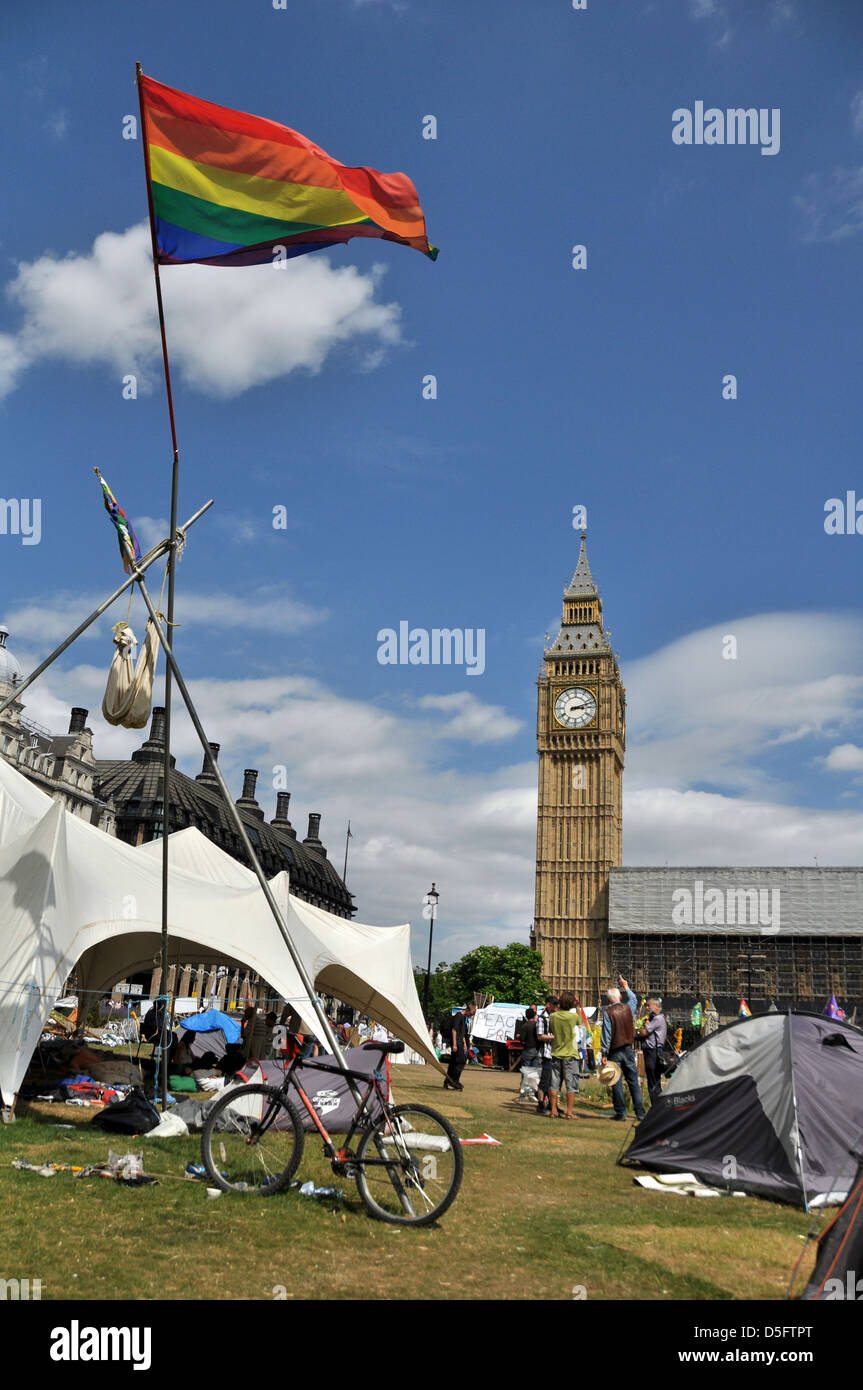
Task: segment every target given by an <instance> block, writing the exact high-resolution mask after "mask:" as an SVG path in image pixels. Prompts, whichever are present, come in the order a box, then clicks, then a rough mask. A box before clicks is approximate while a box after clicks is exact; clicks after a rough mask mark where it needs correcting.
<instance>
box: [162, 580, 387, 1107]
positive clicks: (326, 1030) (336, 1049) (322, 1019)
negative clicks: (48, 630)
mask: <svg viewBox="0 0 863 1390" xmlns="http://www.w3.org/2000/svg"><path fill="white" fill-rule="evenodd" d="M135 578H136V579H137V582H138V588H139V589H140V591H141V596H142V597H143V600H144V602H145V604H146V605H147V609H148V612H149V614H150V617H151V618H152V619H153V621H154V622H155V624H156V629H157V631H158V634H159V641H160V642H161V644H162V648H163V650H164V653H165V659H166V660H167V662H168V664H169V665H170V667H171V670H172V671H173V674H174V680H175V681H176V683H177V689H178V690H179V692H180V694H181V695H182V697H183V702H184V704H185V706H186V709H187V710H188V711H189V718H190V719H191V721H192V724H193V725H194V728H195V732H196V734H197V735H198V738H199V740H200V743H201V747H202V749H203V750H204V757H205V759H206V760H207V763H208V764H209V768H210V771H211V772H212V773H213V775H214V777H215V778H216V781H217V783H218V785H219V790H220V791H221V793H222V796H223V798H224V802H225V810H226V811H227V813H228V817H229V819H230V820H231V822H232V824H233V827H234V829H235V830H236V832H237V834H238V836H239V838H240V843H241V844H242V846H243V849H244V850H245V851H246V854H247V855H248V858H249V863H250V865H251V868H252V872H253V873H254V875H255V877H256V879H257V880H258V883H259V884H260V886H261V891H262V893H263V895H264V897H265V898H266V900H267V906H268V907H269V909H270V911H271V913H272V914H273V917H274V919H275V922H276V926H277V927H278V929H279V931H280V933H281V936H282V939H283V940H284V943H285V945H286V946H287V948H288V951H289V953H290V957H291V960H292V961H293V963H294V965H295V966H296V969H297V974H298V975H299V977H300V979H301V981H302V983H303V987H304V989H305V991H306V993H307V994H308V996H309V1002H310V1003H311V1005H312V1008H313V1009H314V1011H315V1015H316V1017H317V1020H318V1022H319V1024H320V1026H321V1031H322V1033H323V1035H324V1037H325V1038H326V1041H327V1044H328V1046H329V1047H330V1048H331V1049H332V1052H333V1056H334V1057H335V1058H336V1061H337V1062H338V1064H339V1066H340V1068H341V1069H342V1071H346V1070H347V1069H348V1068H347V1064H346V1062H345V1059H344V1057H343V1055H342V1050H341V1048H340V1046H339V1044H338V1041H337V1039H336V1036H335V1034H334V1032H333V1030H332V1028H331V1027H330V1021H329V1019H328V1018H327V1016H326V1014H325V1012H324V1010H323V1008H322V1006H321V1004H320V1002H319V1000H318V998H317V995H316V994H315V987H314V984H313V982H312V980H311V978H310V976H309V973H308V971H307V970H306V967H305V965H304V964H303V961H302V958H301V957H300V955H299V954H298V952H297V949H296V947H295V945H294V943H293V941H292V940H291V935H290V933H289V931H288V928H287V926H286V924H285V921H284V918H283V917H282V914H281V911H280V909H279V905H278V903H277V902H276V900H275V898H274V897H273V893H272V889H271V888H270V885H269V883H268V882H267V879H266V877H265V875H264V872H263V869H262V868H261V866H260V864H259V862H258V857H257V855H256V854H255V851H254V849H253V848H252V843H251V841H250V839H249V837H248V835H247V833H246V827H245V826H244V825H243V822H242V820H241V819H240V815H239V812H238V811H237V808H236V806H235V805H234V802H233V801H232V799H231V793H230V792H229V790H228V786H227V783H226V782H225V779H224V777H223V776H222V773H221V770H220V768H219V765H218V763H217V762H216V760H215V759H214V757H213V754H212V751H211V749H210V744H209V741H208V739H207V735H206V733H205V732H204V727H203V725H202V724H201V721H200V719H199V718H198V712H197V710H196V709H195V706H194V704H193V702H192V697H191V695H190V694H189V691H188V689H187V687H186V682H185V681H184V680H183V677H182V674H181V672H180V668H179V666H178V665H177V662H176V660H175V658H174V653H173V651H172V650H171V645H170V643H169V641H168V639H167V638H166V637H165V635H164V633H163V632H162V628H161V624H160V623H159V621H158V619H157V617H156V610H155V608H154V607H153V601H152V599H151V598H150V594H149V592H148V590H147V586H146V584H145V583H144V579H143V576H141V577H139V576H138V575H136V576H135ZM166 838H167V837H166ZM349 1085H350V1089H351V1093H352V1094H353V1096H354V1099H355V1100H356V1101H357V1103H358V1104H359V1101H360V1099H361V1095H360V1092H359V1090H358V1088H357V1087H356V1085H355V1084H354V1082H353V1081H350V1082H349Z"/></svg>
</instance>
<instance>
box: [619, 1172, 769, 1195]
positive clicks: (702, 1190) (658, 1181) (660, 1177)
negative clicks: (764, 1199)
mask: <svg viewBox="0 0 863 1390" xmlns="http://www.w3.org/2000/svg"><path fill="white" fill-rule="evenodd" d="M632 1181H633V1182H634V1183H637V1185H638V1186H639V1187H646V1188H647V1189H648V1191H650V1192H673V1193H675V1194H676V1195H677V1196H678V1197H745V1196H746V1195H747V1194H746V1193H745V1192H729V1191H728V1189H727V1188H723V1187H708V1186H707V1184H706V1183H703V1182H701V1180H700V1179H699V1178H697V1177H696V1176H695V1174H694V1173H657V1174H656V1175H655V1176H653V1175H651V1174H650V1173H643V1174H640V1175H639V1176H638V1177H634V1178H633V1179H632Z"/></svg>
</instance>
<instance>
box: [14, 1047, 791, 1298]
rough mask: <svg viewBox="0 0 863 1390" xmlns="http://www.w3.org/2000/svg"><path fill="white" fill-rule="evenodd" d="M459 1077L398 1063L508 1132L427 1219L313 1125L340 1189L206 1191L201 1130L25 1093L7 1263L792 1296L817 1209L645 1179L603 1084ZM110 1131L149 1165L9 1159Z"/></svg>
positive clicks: (67, 1289) (148, 1286) (219, 1291)
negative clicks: (361, 1187)
mask: <svg viewBox="0 0 863 1390" xmlns="http://www.w3.org/2000/svg"><path fill="white" fill-rule="evenodd" d="M462 1079H463V1081H464V1083H465V1090H464V1093H463V1094H460V1095H453V1093H452V1092H449V1091H444V1090H442V1088H441V1077H440V1075H439V1074H438V1073H437V1072H435V1071H433V1070H432V1069H431V1068H429V1067H393V1068H392V1082H393V1091H394V1095H395V1099H396V1100H397V1101H411V1100H415V1101H422V1102H425V1103H426V1104H431V1105H433V1106H434V1107H435V1108H436V1109H439V1110H441V1111H442V1112H443V1113H444V1114H445V1115H447V1116H448V1117H449V1118H450V1119H451V1120H452V1122H453V1124H454V1125H455V1127H456V1129H457V1131H458V1132H459V1134H460V1135H462V1136H464V1137H468V1136H477V1135H480V1134H482V1133H483V1132H488V1133H490V1134H492V1135H493V1136H494V1137H495V1138H496V1139H499V1140H501V1144H502V1147H500V1148H496V1147H485V1146H479V1145H475V1146H474V1145H472V1146H468V1147H466V1148H465V1150H464V1156H465V1176H464V1182H463V1185H462V1189H461V1193H460V1195H459V1197H458V1199H457V1200H456V1202H455V1205H454V1206H453V1207H452V1208H451V1210H450V1211H449V1212H448V1213H447V1214H446V1215H445V1216H444V1217H443V1219H442V1221H441V1222H440V1223H439V1225H438V1226H437V1227H429V1228H424V1229H420V1230H416V1231H413V1230H409V1229H402V1228H399V1227H389V1226H386V1225H383V1224H382V1223H380V1222H376V1221H373V1220H371V1219H370V1218H369V1217H368V1216H367V1215H366V1212H365V1208H364V1207H363V1206H362V1203H361V1202H360V1200H359V1197H358V1196H357V1193H356V1189H355V1187H354V1185H353V1183H351V1182H347V1183H346V1182H344V1180H342V1179H337V1178H334V1177H333V1174H332V1172H331V1170H330V1168H329V1165H328V1164H327V1163H326V1161H325V1160H324V1158H323V1156H322V1154H321V1145H320V1141H319V1140H318V1139H317V1137H315V1138H312V1136H311V1135H307V1138H306V1151H305V1156H304V1158H303V1163H302V1166H301V1169H300V1174H299V1176H300V1177H301V1178H302V1179H303V1180H305V1179H307V1178H311V1179H313V1180H314V1181H315V1182H316V1183H318V1184H326V1185H330V1184H334V1185H336V1186H341V1187H343V1188H344V1191H345V1196H344V1200H343V1201H342V1202H341V1203H335V1202H333V1201H332V1200H330V1201H327V1200H324V1201H318V1200H310V1199H308V1198H302V1197H300V1196H298V1195H297V1194H296V1193H295V1192H289V1193H286V1194H284V1195H282V1196H278V1197H274V1198H271V1199H266V1198H257V1197H249V1198H242V1197H237V1196H232V1195H230V1194H227V1193H225V1194H223V1195H222V1196H221V1197H219V1198H217V1199H215V1200H212V1199H210V1198H208V1197H207V1194H206V1188H205V1184H204V1183H201V1182H191V1181H188V1180H187V1179H185V1178H184V1177H183V1171H184V1169H185V1166H186V1164H187V1163H188V1162H189V1161H190V1160H192V1161H194V1162H199V1161H200V1138H199V1137H196V1136H190V1137H189V1138H187V1139H170V1140H147V1139H146V1138H144V1139H132V1140H128V1139H126V1138H125V1137H121V1136H110V1135H107V1134H104V1133H103V1132H102V1131H99V1130H93V1129H92V1128H91V1127H90V1125H89V1120H90V1118H91V1117H92V1113H93V1112H92V1111H90V1110H81V1109H76V1108H74V1107H72V1106H64V1105H58V1104H54V1105H47V1104H43V1105H40V1104H33V1105H30V1106H27V1105H26V1104H24V1103H22V1104H21V1105H20V1107H19V1118H18V1120H17V1122H16V1123H15V1124H14V1125H9V1126H3V1127H0V1250H2V1268H0V1277H4V1278H31V1279H33V1278H40V1279H41V1280H42V1298H43V1299H66V1298H86V1299H109V1300H110V1299H154V1298H156V1299H159V1298H164V1299H197V1298H224V1299H272V1298H273V1297H274V1290H276V1289H278V1288H279V1286H283V1287H284V1288H285V1291H286V1296H287V1297H288V1298H297V1299H307V1298H319V1299H324V1298H326V1299H349V1298H358V1297H359V1298H363V1297H365V1298H376V1299H380V1298H402V1299H436V1300H441V1301H447V1300H449V1299H452V1298H456V1297H457V1298H460V1299H465V1298H468V1299H481V1298H488V1299H513V1298H527V1299H548V1298H552V1299H572V1297H573V1288H574V1286H576V1285H581V1286H583V1287H584V1289H585V1291H586V1296H587V1298H588V1299H760V1298H766V1299H779V1298H781V1297H782V1296H783V1294H784V1292H785V1289H786V1286H787V1283H788V1278H789V1275H790V1271H791V1269H792V1267H793V1265H794V1262H795V1260H796V1259H797V1257H798V1255H799V1253H800V1250H801V1249H802V1246H803V1241H802V1237H803V1236H804V1234H805V1233H806V1232H807V1230H808V1229H809V1225H810V1218H809V1217H807V1216H806V1215H805V1214H804V1213H803V1212H802V1211H799V1210H796V1209H795V1208H793V1207H787V1206H781V1205H779V1204H777V1203H772V1202H764V1201H761V1200H759V1199H757V1198H754V1197H749V1198H746V1199H745V1200H743V1199H703V1200H701V1199H697V1198H689V1197H678V1196H673V1195H670V1194H663V1193H653V1192H647V1191H644V1190H643V1189H641V1188H639V1187H636V1186H635V1185H634V1184H633V1172H634V1171H635V1170H632V1169H624V1168H619V1167H617V1166H616V1164H615V1160H616V1158H617V1155H618V1152H619V1151H620V1149H621V1147H622V1146H623V1141H624V1139H625V1138H626V1137H627V1136H628V1135H629V1134H630V1133H631V1128H630V1123H627V1124H626V1125H615V1124H611V1123H609V1122H608V1121H607V1120H605V1119H603V1118H602V1115H603V1113H607V1112H608V1109H609V1107H608V1103H607V1092H600V1091H599V1090H598V1088H596V1086H595V1083H590V1086H589V1088H588V1091H589V1094H588V1096H587V1097H586V1098H585V1099H584V1100H578V1101H577V1102H576V1115H577V1117H578V1118H577V1119H576V1120H575V1121H573V1122H572V1123H569V1124H567V1123H566V1122H565V1121H554V1120H550V1119H544V1118H540V1117H539V1116H537V1115H536V1114H535V1113H534V1108H533V1106H529V1105H527V1104H519V1103H518V1101H517V1100H516V1095H517V1090H518V1078H517V1076H505V1075H503V1074H502V1073H500V1072H489V1071H486V1070H484V1069H470V1070H468V1071H466V1072H465V1074H464V1076H463V1078H462ZM591 1093H592V1094H591ZM58 1122H59V1123H64V1124H72V1125H73V1126H74V1128H73V1129H57V1128H54V1125H56V1124H57V1123H58ZM109 1148H110V1149H113V1150H114V1151H115V1152H125V1151H126V1150H127V1149H131V1150H133V1151H135V1152H138V1151H140V1150H143V1152H144V1171H145V1172H146V1173H147V1174H150V1175H152V1176H155V1177H157V1178H158V1179H159V1182H158V1185H157V1186H153V1187H145V1188H138V1189H132V1188H125V1187H122V1186H120V1185H119V1184H115V1183H112V1182H109V1181H107V1180H105V1179H100V1178H86V1179H83V1180H82V1179H77V1178H73V1177H72V1176H71V1175H70V1174H64V1173H61V1174H58V1175H57V1176H55V1177H53V1178H41V1177H39V1176H38V1175H37V1174H35V1173H29V1172H18V1171H16V1170H14V1169H13V1168H12V1167H11V1163H12V1160H13V1159H14V1158H24V1159H26V1160H28V1161H29V1162H32V1163H36V1162H45V1161H46V1160H49V1159H50V1160H55V1161H58V1162H66V1163H82V1164H87V1163H93V1162H99V1161H102V1160H104V1159H105V1158H107V1154H108V1150H109ZM812 1253H814V1252H812ZM812 1253H810V1254H808V1255H807V1258H806V1264H805V1266H804V1268H805V1269H808V1268H809V1267H810V1266H811V1263H812ZM202 1267H205V1268H206V1271H207V1272H206V1276H199V1275H197V1274H196V1273H195V1271H196V1270H199V1269H201V1268H202Z"/></svg>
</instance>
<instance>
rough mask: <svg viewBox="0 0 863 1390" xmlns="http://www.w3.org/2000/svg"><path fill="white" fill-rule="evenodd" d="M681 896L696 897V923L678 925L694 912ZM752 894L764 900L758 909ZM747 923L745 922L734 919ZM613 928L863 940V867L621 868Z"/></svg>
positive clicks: (612, 887) (614, 879)
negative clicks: (848, 937)
mask: <svg viewBox="0 0 863 1390" xmlns="http://www.w3.org/2000/svg"><path fill="white" fill-rule="evenodd" d="M699 884H701V888H700V889H699V887H698V885H699ZM711 889H718V890H719V893H718V894H713V895H710V890H711ZM681 890H687V891H688V893H689V894H691V900H689V901H691V913H690V916H691V918H692V920H691V921H689V922H687V921H680V920H679V919H680V917H681V916H682V915H683V914H684V913H685V910H686V907H687V905H688V900H687V898H686V896H685V894H684V893H683V892H682V891H681ZM745 890H750V897H749V898H747V899H744V898H743V897H742V896H741V895H742V894H743V893H744V892H745ZM751 890H755V891H756V892H758V894H759V897H758V900H757V909H756V900H755V899H754V898H752V897H751ZM729 892H730V894H731V896H730V897H729ZM675 895H676V896H675ZM675 908H676V911H677V916H678V920H677V921H675V920H674V918H673V917H672V913H673V912H674V911H675ZM741 916H743V917H744V921H743V922H740V921H739V920H737V921H733V920H730V919H731V918H732V917H734V918H739V917H741ZM705 918H707V921H705V920H704V919H705ZM608 925H609V930H610V931H612V932H632V933H636V934H638V935H641V934H643V933H651V934H652V933H657V932H659V933H665V934H673V935H686V936H690V935H695V936H751V935H753V934H757V935H763V936H765V937H768V936H773V937H774V938H775V939H777V940H780V941H781V939H782V937H784V936H856V937H863V868H854V867H849V868H824V869H816V868H814V867H813V868H797V867H787V868H783V867H781V866H780V867H769V868H759V867H744V868H717V867H716V866H711V867H705V868H689V867H672V868H661V869H660V868H646V869H638V868H615V869H612V870H611V875H610V882H609V893H608ZM777 925H778V927H779V930H778V931H773V930H772V928H773V927H775V926H777ZM765 928H767V930H765Z"/></svg>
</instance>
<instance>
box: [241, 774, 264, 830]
mask: <svg viewBox="0 0 863 1390" xmlns="http://www.w3.org/2000/svg"><path fill="white" fill-rule="evenodd" d="M257 780H258V770H257V768H255V767H247V768H246V770H245V772H244V773H243V795H242V796H241V797H240V798H239V799H238V801H237V805H238V806H239V808H240V810H241V811H250V812H251V814H252V815H253V816H257V817H258V820H263V819H264V813H263V811H262V810H261V808H260V806H259V805H258V803H257V801H256V800H255V783H256V782H257Z"/></svg>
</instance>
